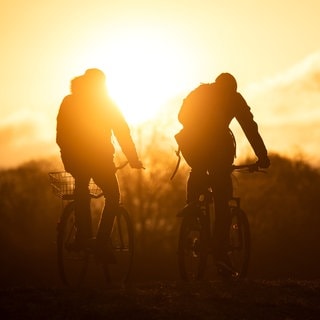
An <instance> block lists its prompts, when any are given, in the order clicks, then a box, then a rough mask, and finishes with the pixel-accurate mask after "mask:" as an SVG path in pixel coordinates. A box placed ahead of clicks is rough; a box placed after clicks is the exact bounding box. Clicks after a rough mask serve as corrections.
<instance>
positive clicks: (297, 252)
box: [0, 147, 320, 280]
mask: <svg viewBox="0 0 320 320" xmlns="http://www.w3.org/2000/svg"><path fill="white" fill-rule="evenodd" d="M146 152H148V157H149V158H148V159H149V160H148V163H147V164H145V165H146V167H147V169H146V170H145V171H132V170H131V169H130V168H125V169H123V170H121V171H119V172H118V177H119V182H120V186H121V190H122V194H123V202H124V204H125V206H126V207H127V208H128V210H129V211H130V213H131V216H132V219H133V221H134V225H135V230H136V259H135V268H136V269H137V270H140V272H137V274H138V273H139V274H140V278H141V277H142V278H143V277H145V278H148V277H149V278H152V277H153V278H159V279H165V278H175V277H177V276H178V275H177V270H176V269H177V268H176V249H177V236H178V231H179V222H180V220H179V218H177V217H176V213H177V212H178V210H179V209H181V208H182V207H183V206H184V202H185V184H186V179H187V173H188V167H186V166H185V165H184V164H183V163H182V166H181V169H180V171H179V172H178V174H177V175H176V177H175V179H174V180H173V181H170V175H171V173H172V170H173V169H174V166H175V160H176V159H175V158H174V155H173V156H172V155H168V153H167V152H166V151H164V150H158V149H155V148H152V147H150V148H149V150H147V151H146ZM271 161H272V165H271V167H270V169H269V170H268V172H267V173H266V174H263V173H261V174H260V173H255V174H240V173H235V174H234V185H235V193H236V194H237V195H239V196H240V197H241V199H242V200H241V201H242V207H243V209H244V210H245V211H246V212H247V214H248V217H249V221H250V226H251V233H252V258H251V263H250V275H251V276H252V277H262V278H278V277H284V278H317V277H319V276H320V271H319V268H318V265H317V262H318V260H319V246H318V239H319V231H318V226H319V225H320V216H319V208H318V193H319V190H320V174H319V171H318V169H316V168H313V167H311V166H310V165H309V164H307V163H306V162H304V161H303V160H301V159H299V160H292V159H289V158H285V157H281V156H279V155H273V156H272V157H271ZM55 167H56V164H53V163H52V162H50V161H36V162H35V161H34V162H30V163H26V164H24V165H22V166H19V167H18V168H16V169H10V170H2V171H1V175H0V212H1V216H0V243H1V251H2V254H3V257H4V262H3V263H2V264H1V269H2V272H1V276H2V277H3V278H4V279H5V280H8V279H9V278H10V277H12V276H15V277H16V278H17V277H18V278H19V272H20V277H22V276H23V277H28V276H29V277H31V275H30V272H31V273H32V272H33V276H34V277H37V276H40V273H41V272H40V273H39V272H36V271H35V270H36V269H37V268H39V265H41V266H42V276H43V277H49V276H48V274H52V273H55V272H56V270H55V258H56V257H55V235H56V234H55V232H56V223H57V220H58V218H59V214H60V212H61V209H62V201H61V200H60V199H58V198H56V197H55V196H54V195H53V194H52V192H51V188H50V185H49V181H48V175H47V173H48V171H51V170H52V169H53V168H55ZM102 205H103V202H102V201H101V200H100V201H98V202H96V204H95V206H94V208H95V215H97V214H98V212H99V211H100V209H101V206H102ZM49 269H50V272H51V273H50V272H49V271H48V270H49ZM26 270H27V271H26Z"/></svg>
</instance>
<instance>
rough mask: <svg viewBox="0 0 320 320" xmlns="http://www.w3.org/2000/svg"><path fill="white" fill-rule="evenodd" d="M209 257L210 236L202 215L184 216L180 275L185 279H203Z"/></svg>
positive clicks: (179, 248) (180, 237) (179, 263)
mask: <svg viewBox="0 0 320 320" xmlns="http://www.w3.org/2000/svg"><path fill="white" fill-rule="evenodd" d="M207 257H208V237H207V232H206V228H205V226H204V225H203V223H202V222H201V217H200V216H198V215H196V214H193V215H188V216H185V217H183V220H182V223H181V227H180V233H179V243H178V265H179V272H180V277H181V279H182V280H185V281H194V280H202V279H203V278H204V273H205V269H206V264H207Z"/></svg>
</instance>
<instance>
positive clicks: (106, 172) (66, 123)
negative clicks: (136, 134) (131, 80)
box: [56, 69, 143, 263]
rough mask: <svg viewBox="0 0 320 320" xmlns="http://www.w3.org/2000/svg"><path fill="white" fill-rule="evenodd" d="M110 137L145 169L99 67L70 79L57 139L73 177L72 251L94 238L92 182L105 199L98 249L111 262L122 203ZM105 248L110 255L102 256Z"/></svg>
mask: <svg viewBox="0 0 320 320" xmlns="http://www.w3.org/2000/svg"><path fill="white" fill-rule="evenodd" d="M112 135H114V136H115V137H116V138H117V140H118V142H119V144H120V147H121V149H122V151H123V152H124V154H125V155H126V157H127V159H128V161H129V164H130V165H131V167H132V168H136V169H141V168H143V165H142V163H141V161H140V160H139V158H138V155H137V152H136V148H135V145H134V142H133V140H132V138H131V134H130V130H129V127H128V124H127V123H126V121H125V119H124V117H123V116H122V114H121V113H120V111H119V110H118V108H117V107H116V105H115V104H114V103H113V102H112V101H111V99H110V98H109V96H108V94H107V90H106V85H105V75H104V73H103V72H102V71H101V70H99V69H88V70H87V71H86V72H85V74H84V75H81V76H79V77H76V78H74V79H73V80H72V81H71V94H70V95H67V96H66V97H65V98H64V99H63V101H62V103H61V106H60V109H59V113H58V116H57V135H56V141H57V144H58V145H59V147H60V152H61V158H62V161H63V164H64V167H65V170H66V171H68V172H69V173H71V174H72V176H73V177H74V178H75V216H76V226H77V234H76V239H75V243H74V249H75V250H81V249H82V248H83V247H84V246H86V245H88V241H89V239H90V238H91V237H92V226H91V213H90V196H89V190H88V184H89V181H90V178H93V180H94V181H95V183H96V184H97V185H98V186H99V187H100V188H101V189H102V191H103V193H104V196H105V197H106V199H107V201H106V203H105V207H104V210H103V213H102V217H101V219H100V223H99V228H98V232H97V238H96V244H95V250H96V255H97V258H98V259H100V260H103V259H109V260H110V263H111V262H112V259H113V254H112V252H111V245H110V242H109V238H108V236H109V235H110V232H111V228H112V223H113V220H114V217H115V214H116V212H117V209H118V208H119V202H120V191H119V185H118V181H117V178H116V175H115V172H116V168H115V164H114V161H113V157H114V152H115V148H114V146H113V143H112ZM106 249H107V252H109V254H108V256H99V255H100V253H102V252H103V253H104V252H106ZM108 249H109V250H108Z"/></svg>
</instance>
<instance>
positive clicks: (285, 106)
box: [247, 52, 320, 162]
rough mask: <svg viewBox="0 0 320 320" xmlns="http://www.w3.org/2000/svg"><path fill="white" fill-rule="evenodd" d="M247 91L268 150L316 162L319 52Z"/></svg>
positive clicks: (319, 109)
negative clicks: (301, 155)
mask: <svg viewBox="0 0 320 320" xmlns="http://www.w3.org/2000/svg"><path fill="white" fill-rule="evenodd" d="M247 93H248V96H249V97H250V98H249V100H250V101H248V102H250V104H251V105H252V106H253V112H254V113H255V115H256V116H257V118H258V119H259V123H261V128H262V130H263V135H264V136H266V140H267V141H268V145H269V146H270V148H271V149H272V150H276V151H279V152H284V153H286V154H289V155H290V154H292V153H294V152H295V151H297V150H299V153H302V154H305V156H306V157H307V158H311V159H313V162H318V161H320V151H319V150H320V149H319V143H320V52H316V53H314V54H312V55H310V56H308V57H306V58H305V59H304V60H303V61H301V62H300V63H298V64H297V65H295V66H293V67H292V68H291V69H289V70H286V71H285V72H283V73H282V74H278V75H277V76H275V77H272V78H270V79H267V80H265V81H262V82H261V83H259V84H255V85H254V86H251V87H250V88H248V90H247Z"/></svg>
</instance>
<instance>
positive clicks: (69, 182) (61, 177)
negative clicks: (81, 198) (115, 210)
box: [48, 171, 103, 200]
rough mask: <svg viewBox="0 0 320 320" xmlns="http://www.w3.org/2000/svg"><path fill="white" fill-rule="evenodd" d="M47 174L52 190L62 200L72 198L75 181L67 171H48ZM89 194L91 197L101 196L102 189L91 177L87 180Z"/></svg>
mask: <svg viewBox="0 0 320 320" xmlns="http://www.w3.org/2000/svg"><path fill="white" fill-rule="evenodd" d="M48 175H49V180H50V185H51V187H52V191H53V193H54V194H55V195H56V196H57V197H59V198H61V199H63V200H74V188H75V182H74V178H73V176H72V175H71V174H70V173H69V172H66V171H57V172H49V173H48ZM89 194H90V197H91V198H100V197H101V196H103V192H102V190H101V189H100V188H99V187H98V186H97V185H96V184H95V182H94V181H93V180H92V179H91V180H90V182H89Z"/></svg>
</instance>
